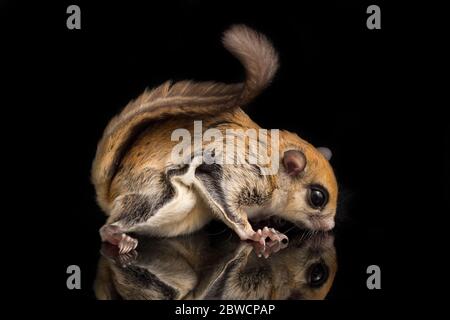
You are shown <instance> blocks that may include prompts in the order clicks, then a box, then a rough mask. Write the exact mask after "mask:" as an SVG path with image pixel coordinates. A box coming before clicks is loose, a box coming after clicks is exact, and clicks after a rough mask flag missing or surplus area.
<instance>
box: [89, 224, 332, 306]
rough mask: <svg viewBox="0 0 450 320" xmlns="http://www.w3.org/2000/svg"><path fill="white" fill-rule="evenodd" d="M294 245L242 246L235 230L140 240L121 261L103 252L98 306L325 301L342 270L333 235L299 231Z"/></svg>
mask: <svg viewBox="0 0 450 320" xmlns="http://www.w3.org/2000/svg"><path fill="white" fill-rule="evenodd" d="M288 235H289V237H290V241H289V243H288V244H287V245H284V244H280V243H272V244H271V245H270V244H269V245H268V246H266V247H265V248H264V247H261V245H259V244H257V243H253V242H244V241H240V240H239V238H238V237H237V236H235V235H234V234H233V233H232V232H231V231H229V230H228V229H224V231H223V232H221V233H219V234H210V233H208V232H207V231H206V230H203V231H200V232H198V233H195V234H193V235H189V236H183V237H176V238H170V239H161V238H160V239H155V238H140V239H139V240H140V244H139V246H138V249H137V250H135V251H132V252H131V253H129V254H125V255H119V254H118V250H117V247H114V246H111V245H109V244H103V245H102V248H101V257H100V259H99V262H98V270H97V276H96V279H95V285H94V289H95V295H96V297H97V298H98V299H126V300H128V299H133V300H134V299H152V300H153V299H158V300H159V299H177V300H178V299H240V300H241V299H252V300H261V299H263V300H266V299H323V298H325V297H326V295H327V293H328V292H329V290H330V288H331V286H332V285H333V281H334V278H335V274H336V270H337V262H336V251H335V247H334V244H333V241H334V236H333V235H332V234H331V233H315V234H313V233H311V232H300V231H299V230H294V229H292V228H291V230H290V231H289V232H288Z"/></svg>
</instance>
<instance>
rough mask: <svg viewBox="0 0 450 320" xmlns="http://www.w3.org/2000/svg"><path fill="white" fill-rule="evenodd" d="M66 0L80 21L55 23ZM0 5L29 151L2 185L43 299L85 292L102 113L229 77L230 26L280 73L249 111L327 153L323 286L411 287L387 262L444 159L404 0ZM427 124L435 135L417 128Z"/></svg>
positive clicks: (5, 58)
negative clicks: (257, 39)
mask: <svg viewBox="0 0 450 320" xmlns="http://www.w3.org/2000/svg"><path fill="white" fill-rule="evenodd" d="M294 3H295V4H294ZM70 4H78V5H79V6H80V7H81V24H82V28H81V30H68V29H67V28H66V18H67V16H68V15H67V14H66V8H67V6H68V5H70ZM370 4H378V5H379V6H380V7H381V11H382V29H381V30H368V29H367V28H366V19H367V16H368V15H367V14H366V8H367V6H368V5H370ZM399 7H400V6H399ZM0 13H1V17H0V18H1V22H0V26H1V36H2V44H3V45H2V65H3V72H2V74H3V76H4V77H5V79H6V80H7V85H6V87H4V89H5V90H4V94H5V95H6V96H8V97H9V96H10V95H11V98H13V100H11V101H13V107H11V108H8V111H12V112H14V113H17V114H15V116H14V118H13V119H14V127H15V129H16V130H15V132H17V131H18V132H19V133H20V135H16V134H14V132H13V134H14V137H15V139H11V140H12V145H11V150H14V151H22V152H24V153H25V154H26V156H24V157H16V158H15V157H12V159H10V160H12V162H15V163H18V164H20V165H21V168H22V170H21V173H22V174H24V178H20V179H16V181H15V182H13V184H12V189H13V190H19V191H18V192H19V193H20V196H18V197H17V198H18V199H17V200H15V201H14V204H15V206H16V209H17V208H19V209H17V210H16V211H18V212H19V213H18V215H17V216H18V217H21V218H20V219H24V221H27V223H26V224H27V225H28V226H29V227H30V228H31V229H34V231H37V235H34V233H33V236H31V235H30V234H28V233H27V234H28V237H27V236H25V237H24V240H25V245H24V250H25V251H24V253H22V254H21V255H22V256H23V255H25V257H26V258H27V259H28V261H33V262H34V263H35V264H37V265H39V266H40V267H43V268H42V270H43V271H45V272H44V273H39V274H38V276H36V281H40V282H41V281H42V286H41V287H40V288H43V287H44V288H47V289H49V290H48V292H47V294H46V295H45V297H55V298H65V299H68V300H70V299H76V300H79V299H91V298H93V294H92V292H91V287H92V281H93V277H94V275H95V268H96V262H97V257H98V250H99V247H100V239H99V237H98V228H99V227H100V226H101V225H102V223H103V221H104V217H103V215H102V214H101V211H100V210H99V208H98V207H97V205H96V203H95V198H94V190H93V187H92V186H91V184H90V181H89V174H90V165H91V161H92V159H93V157H94V154H95V148H96V143H97V141H98V140H99V138H100V137H101V134H102V131H103V129H104V127H105V126H106V124H107V122H108V120H109V119H110V118H111V117H112V116H113V115H114V114H116V113H117V112H118V111H119V110H120V109H121V108H122V107H123V106H124V105H125V104H126V103H127V102H128V101H129V100H130V99H132V98H134V97H136V96H137V95H138V94H140V93H141V92H142V91H143V90H144V88H146V87H152V86H156V85H158V84H160V83H162V82H163V81H165V80H168V79H174V80H181V79H195V80H216V81H225V82H235V81H241V80H242V78H243V70H242V68H241V66H240V65H239V63H238V62H237V61H236V60H234V58H233V57H232V56H231V55H230V54H229V53H228V52H226V50H225V49H224V48H222V46H221V42H220V38H221V33H222V32H223V31H224V30H226V28H227V27H228V26H230V25H231V24H233V23H245V24H247V25H249V26H251V27H253V28H255V29H256V30H259V31H261V32H262V33H264V34H266V35H267V36H268V37H269V38H270V39H272V41H273V43H274V45H275V47H276V48H277V49H278V51H279V53H280V61H281V68H280V71H279V73H278V74H277V76H276V79H275V81H274V82H273V84H272V85H271V87H270V88H269V89H268V90H266V91H265V92H264V93H263V94H262V95H261V96H260V97H258V98H257V99H256V100H255V101H254V102H253V103H252V104H251V105H250V106H249V107H248V108H247V111H248V113H249V115H250V116H251V117H252V118H253V119H254V120H255V121H256V122H257V123H259V124H260V125H261V126H262V127H265V128H283V129H288V130H291V131H294V132H297V133H298V134H299V135H300V136H301V137H303V138H305V139H306V140H308V141H310V142H311V143H313V144H314V145H317V146H328V147H330V148H331V149H332V151H333V159H332V165H333V167H334V168H335V171H336V175H337V178H338V181H339V183H340V188H341V197H340V208H339V212H338V215H339V218H338V219H339V224H338V226H337V229H336V233H337V239H336V245H337V250H338V252H337V253H338V260H339V271H338V275H337V278H336V281H335V285H334V286H333V288H332V291H331V292H330V295H329V298H330V299H339V300H342V299H348V298H351V299H376V300H377V301H378V300H380V299H385V298H388V297H395V296H396V295H398V294H399V292H400V294H402V293H404V292H405V291H408V290H406V289H404V291H395V290H394V289H393V288H394V287H395V286H396V285H397V284H398V282H399V279H398V278H399V274H398V273H397V271H396V270H398V269H403V270H404V269H405V268H406V269H408V268H409V266H408V267H405V266H402V265H401V264H399V263H401V262H402V261H404V260H402V259H403V254H404V253H405V252H406V251H409V250H410V249H411V246H412V243H414V245H416V242H415V241H416V240H415V239H411V238H412V237H410V236H409V235H408V234H409V233H410V232H412V230H411V228H410V227H409V223H410V222H411V221H417V222H419V223H421V221H422V220H421V219H422V217H423V216H425V215H428V214H436V213H438V214H441V213H442V210H440V211H438V210H436V209H435V208H434V205H436V204H437V205H438V206H441V204H442V200H440V199H441V195H442V194H443V193H442V190H444V189H443V188H441V187H440V185H438V184H437V183H441V182H442V181H443V180H444V178H445V175H446V174H447V175H448V171H445V173H444V171H442V170H441V169H440V166H441V165H442V164H443V161H444V158H443V157H442V154H443V150H446V148H445V147H444V146H445V144H443V142H441V141H442V138H443V137H447V135H446V134H444V132H443V129H444V128H446V126H447V124H446V123H445V117H442V116H441V113H440V112H441V111H440V110H442V105H440V104H439V103H435V102H434V101H432V97H430V96H427V95H424V92H422V89H421V87H420V86H419V85H418V83H417V82H416V81H415V80H414V76H415V75H417V74H418V73H419V72H421V71H422V68H426V67H424V66H423V65H422V64H419V62H420V60H421V59H420V57H417V56H415V57H414V58H412V56H411V54H410V53H411V52H413V51H416V52H417V51H418V50H419V49H423V47H422V45H421V44H419V43H418V42H414V41H413V42H412V43H411V42H408V49H406V42H407V41H408V40H410V38H411V37H412V34H413V35H414V38H415V39H417V41H419V40H418V39H419V38H421V37H422V36H423V35H422V34H421V30H420V28H418V27H417V25H414V24H412V25H411V24H409V25H408V24H404V23H403V22H400V21H401V17H402V16H403V17H404V16H405V15H406V16H408V13H407V12H405V8H394V7H393V6H392V5H389V4H387V3H385V2H381V1H375V2H373V3H372V2H367V1H327V2H323V1H301V2H297V1H287V2H279V1H247V2H245V4H243V3H242V1H218V2H212V1H209V2H207V1H200V0H190V1H172V2H171V3H170V4H169V3H167V4H162V3H157V2H156V1H146V2H145V4H143V3H140V4H137V3H131V2H129V1H127V2H125V1H123V2H118V3H116V4H112V3H108V2H96V4H94V3H92V2H87V1H74V2H67V1H58V3H56V2H55V3H54V4H36V3H35V4H27V3H13V2H12V1H6V2H5V1H3V2H1V7H0ZM425 64H427V62H426V61H425ZM422 80H425V81H426V80H427V78H425V79H422ZM8 119H9V118H8ZM16 119H17V120H16ZM11 121H13V120H11ZM427 126H431V128H432V129H431V130H435V131H436V132H435V131H433V134H431V135H425V133H430V132H431V131H430V130H429V129H426V128H427ZM445 130H446V129H445ZM437 131H439V132H437ZM9 132H10V131H9ZM6 140H9V139H6ZM447 143H448V140H447ZM11 154H15V153H11ZM446 154H447V156H448V153H446ZM24 179H25V180H24ZM435 180H438V182H436V181H435ZM24 181H25V182H24ZM24 185H26V187H27V189H26V190H28V191H25V192H24V191H23V190H22V189H19V188H23V186H24ZM15 193H16V194H15V195H16V196H17V192H15ZM423 199H425V200H426V201H422V200H423ZM428 200H429V201H428ZM446 204H447V205H448V203H447V202H446ZM28 205H30V206H31V207H32V209H28ZM25 207H27V209H25ZM20 208H21V209H20ZM447 213H448V210H447ZM433 220H434V219H427V220H425V221H426V222H424V228H428V227H432V224H433V223H436V221H435V222H433ZM430 221H431V222H430ZM430 224H431V226H430ZM39 257H41V259H40V258H39ZM70 264H77V265H79V266H80V267H81V269H82V272H83V282H82V286H83V289H82V290H80V291H69V290H67V289H66V286H65V279H66V273H65V270H66V268H67V266H68V265H70ZM370 264H377V265H379V266H380V267H381V270H382V290H379V291H376V290H372V291H369V290H367V288H366V278H367V275H366V268H367V266H368V265H370ZM400 278H401V277H400Z"/></svg>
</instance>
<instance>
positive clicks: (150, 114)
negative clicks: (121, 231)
mask: <svg viewBox="0 0 450 320" xmlns="http://www.w3.org/2000/svg"><path fill="white" fill-rule="evenodd" d="M223 44H224V46H225V48H227V49H228V50H229V51H230V52H231V53H232V54H233V55H234V56H235V57H236V58H237V59H239V61H240V62H241V63H242V65H243V66H244V68H245V72H246V79H245V81H244V83H238V84H223V83H214V82H192V81H180V82H177V83H171V82H170V81H169V82H166V83H164V84H162V85H161V86H159V87H157V88H155V89H153V90H146V91H145V92H144V93H143V94H142V95H140V96H139V97H138V98H137V99H135V100H133V101H131V102H130V103H129V104H128V105H127V106H126V107H125V108H124V109H123V110H122V112H120V113H119V114H118V115H116V116H115V117H114V118H113V119H111V121H110V122H109V124H108V126H107V127H106V129H105V131H104V133H103V136H102V138H101V140H100V142H99V143H98V146H97V153H96V155H95V159H94V162H93V164H92V172H91V174H92V182H93V184H94V186H95V190H96V193H97V201H98V203H99V205H100V206H101V208H102V209H103V210H104V211H105V212H106V213H108V212H109V209H110V202H111V199H109V187H110V184H111V180H112V178H113V177H114V174H115V173H116V169H117V166H118V165H119V163H120V161H121V158H122V156H123V154H124V152H125V151H126V149H127V148H128V147H129V145H130V144H131V143H132V141H133V139H134V137H136V135H137V134H138V133H139V132H140V131H141V130H142V129H143V128H144V127H145V126H146V125H148V124H149V123H150V122H152V121H157V120H161V119H166V118H169V117H177V116H190V117H195V116H196V115H198V116H204V115H211V116H213V115H217V114H218V113H221V112H225V111H227V110H231V109H235V108H238V107H242V106H244V105H245V104H247V103H248V102H250V101H251V100H252V99H253V98H255V97H256V96H257V95H258V94H259V93H260V92H261V91H262V90H264V88H266V87H267V86H268V85H269V83H270V82H271V80H272V79H273V77H274V75H275V73H276V71H277V69H278V55H277V52H276V51H275V49H274V48H273V46H272V44H271V43H270V41H269V40H268V39H267V38H266V37H265V36H264V35H262V34H259V33H257V32H256V31H254V30H252V29H250V28H248V27H246V26H244V25H235V26H232V27H231V28H230V29H228V30H227V31H226V32H225V33H224V36H223Z"/></svg>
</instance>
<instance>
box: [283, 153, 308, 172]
mask: <svg viewBox="0 0 450 320" xmlns="http://www.w3.org/2000/svg"><path fill="white" fill-rule="evenodd" d="M283 165H284V168H285V169H286V171H287V173H288V175H290V176H296V175H298V174H299V173H301V172H302V171H303V170H304V169H305V167H306V157H305V155H304V154H303V152H301V151H299V150H289V151H286V152H285V153H284V155H283Z"/></svg>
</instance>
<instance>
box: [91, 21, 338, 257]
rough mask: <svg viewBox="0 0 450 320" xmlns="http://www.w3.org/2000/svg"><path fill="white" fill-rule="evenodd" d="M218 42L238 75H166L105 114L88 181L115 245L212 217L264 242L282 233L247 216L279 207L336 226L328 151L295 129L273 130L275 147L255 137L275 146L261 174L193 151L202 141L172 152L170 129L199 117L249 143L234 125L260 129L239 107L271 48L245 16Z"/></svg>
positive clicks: (267, 68)
mask: <svg viewBox="0 0 450 320" xmlns="http://www.w3.org/2000/svg"><path fill="white" fill-rule="evenodd" d="M223 44H224V46H225V48H226V49H228V51H230V52H231V53H232V54H233V55H234V56H235V57H236V58H237V59H238V60H239V61H240V62H241V64H242V65H243V66H244V68H245V72H246V79H245V81H244V82H243V83H237V84H224V83H216V82H193V81H180V82H176V83H172V82H170V81H168V82H166V83H164V84H162V85H160V86H159V87H157V88H154V89H152V90H148V89H147V90H145V91H144V93H143V94H141V95H140V96H139V97H138V98H137V99H135V100H133V101H131V102H130V103H129V104H128V105H127V106H125V108H124V109H123V110H122V111H121V112H120V113H119V114H118V115H116V116H115V117H114V118H113V119H112V120H111V121H110V122H109V124H108V125H107V127H106V129H105V131H104V133H103V136H102V138H101V140H100V142H99V143H98V146H97V152H96V155H95V159H94V161H93V165H92V172H91V174H92V182H93V184H94V186H95V190H96V195H97V202H98V204H99V206H100V207H101V208H102V210H103V211H104V212H105V213H106V215H107V216H108V219H107V221H106V224H105V225H104V226H103V227H101V228H100V236H101V239H102V241H105V242H109V243H111V244H113V245H117V246H118V248H119V252H120V253H128V252H130V251H132V250H134V249H135V248H136V247H137V245H138V241H137V239H135V238H133V234H134V233H144V234H148V235H151V236H160V237H172V236H177V235H183V234H189V233H192V232H194V231H196V230H199V229H200V228H202V227H203V226H204V225H205V224H207V223H208V222H209V221H211V220H212V219H214V218H217V219H220V220H221V221H223V222H224V223H225V224H226V225H227V226H228V227H230V228H231V229H232V230H234V232H236V234H237V235H238V236H239V238H240V239H241V240H251V241H257V242H259V243H260V244H262V245H265V244H266V241H269V242H273V241H282V242H287V240H288V239H287V236H286V235H284V234H282V233H280V232H278V231H277V230H275V229H273V228H268V227H264V228H262V229H258V230H254V229H253V227H252V225H251V224H250V222H249V219H261V218H264V217H267V216H277V217H280V218H282V219H285V220H288V221H290V222H292V223H294V224H296V225H299V226H300V227H302V228H307V229H311V230H324V231H327V230H331V229H332V228H333V227H334V217H335V213H336V205H337V193H338V187H337V182H336V178H335V175H334V173H333V169H332V167H331V165H330V163H329V159H330V157H331V151H330V150H329V149H328V148H315V147H314V146H312V145H311V144H310V143H308V142H306V141H305V140H303V139H301V138H300V137H299V136H297V135H296V134H294V133H291V132H287V131H279V133H278V135H279V136H278V145H277V149H274V148H273V146H271V145H269V144H267V143H265V144H264V143H259V145H264V146H266V147H267V148H268V149H270V150H269V152H268V153H270V152H272V153H273V154H275V155H278V157H276V158H275V159H276V160H273V158H272V157H271V160H270V161H272V162H273V161H277V163H272V164H276V165H277V166H276V167H277V168H278V170H277V171H276V172H275V173H272V174H262V167H261V166H259V165H258V164H254V163H248V162H247V163H236V164H235V163H228V162H225V163H205V162H204V161H194V159H198V157H197V155H198V154H199V153H198V151H199V150H198V148H197V149H195V148H194V150H191V152H190V154H189V160H188V161H184V162H179V161H178V162H177V161H173V149H174V148H175V147H176V146H177V141H173V137H172V134H173V132H175V131H176V130H177V129H180V128H184V129H185V130H187V131H188V132H189V133H191V134H192V133H193V132H194V121H202V130H203V133H204V132H205V131H206V130H208V129H211V128H214V129H217V130H219V131H220V132H221V133H223V134H224V136H227V135H228V133H227V132H228V129H235V131H233V134H234V135H235V136H236V135H237V139H238V140H239V139H241V141H244V146H245V147H246V146H248V139H246V138H245V137H244V136H242V135H239V134H236V132H247V130H249V129H254V130H256V131H258V130H261V128H260V127H259V126H258V125H257V124H256V123H255V122H253V121H252V120H251V119H250V118H249V117H248V115H247V114H246V113H245V112H244V111H243V110H242V109H241V107H243V106H245V105H247V104H248V103H249V102H250V101H251V100H252V99H253V98H255V97H256V96H257V95H258V94H259V93H261V91H262V90H264V89H265V88H266V87H267V86H268V85H269V84H270V82H271V81H272V79H273V77H274V75H275V73H276V71H277V69H278V55H277V52H276V50H275V49H274V48H273V46H272V44H271V42H270V41H269V40H268V39H267V38H266V37H265V36H264V35H262V34H260V33H257V32H256V31H254V30H252V29H250V28H249V27H247V26H244V25H234V26H232V27H231V28H229V29H228V30H227V31H226V32H225V33H224V36H223ZM239 129H242V131H239ZM236 130H237V131H236ZM269 136H273V134H272V133H271V132H270V133H269ZM207 142H209V143H207ZM207 142H205V141H202V143H201V145H200V150H206V149H208V150H209V151H211V153H210V154H213V155H214V152H215V151H214V150H216V149H217V150H219V149H220V148H218V145H217V141H215V142H211V141H207ZM211 149H212V150H211ZM247 149H248V148H247ZM247 149H245V151H244V152H243V154H244V156H248V155H249V151H247ZM222 150H223V149H222ZM241 155H242V154H241ZM227 156H228V155H226V157H227Z"/></svg>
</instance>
